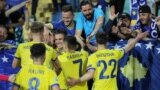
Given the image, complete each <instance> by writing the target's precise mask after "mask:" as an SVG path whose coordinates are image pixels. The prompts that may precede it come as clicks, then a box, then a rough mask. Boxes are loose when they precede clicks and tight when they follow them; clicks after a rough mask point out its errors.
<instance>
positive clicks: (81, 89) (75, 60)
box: [58, 51, 88, 90]
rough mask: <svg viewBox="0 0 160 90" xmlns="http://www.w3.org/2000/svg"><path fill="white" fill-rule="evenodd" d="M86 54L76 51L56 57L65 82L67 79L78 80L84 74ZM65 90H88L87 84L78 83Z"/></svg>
mask: <svg viewBox="0 0 160 90" xmlns="http://www.w3.org/2000/svg"><path fill="white" fill-rule="evenodd" d="M87 59H88V53H87V52H86V51H76V52H74V53H63V54H62V55H60V56H58V60H59V61H60V65H61V68H62V72H63V74H64V77H65V80H67V78H68V77H73V78H75V79H78V78H80V77H81V76H82V75H83V74H84V73H85V72H86V66H87ZM67 90H88V87H87V83H86V82H84V83H80V84H78V85H76V86H74V87H71V88H69V87H67Z"/></svg>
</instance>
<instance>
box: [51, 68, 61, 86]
mask: <svg viewBox="0 0 160 90" xmlns="http://www.w3.org/2000/svg"><path fill="white" fill-rule="evenodd" d="M49 77H50V79H49V84H50V86H51V87H54V86H59V82H58V78H57V75H56V73H55V72H54V71H51V70H50V73H49Z"/></svg>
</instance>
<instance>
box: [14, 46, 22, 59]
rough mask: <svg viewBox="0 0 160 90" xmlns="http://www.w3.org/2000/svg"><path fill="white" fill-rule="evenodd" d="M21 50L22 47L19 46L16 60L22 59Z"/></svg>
mask: <svg viewBox="0 0 160 90" xmlns="http://www.w3.org/2000/svg"><path fill="white" fill-rule="evenodd" d="M20 49H21V45H19V46H18V48H17V50H16V53H15V58H18V59H21V52H20Z"/></svg>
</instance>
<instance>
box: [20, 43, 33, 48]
mask: <svg viewBox="0 0 160 90" xmlns="http://www.w3.org/2000/svg"><path fill="white" fill-rule="evenodd" d="M31 45H32V44H31V42H25V43H21V44H19V45H18V48H23V47H24V48H30V46H31Z"/></svg>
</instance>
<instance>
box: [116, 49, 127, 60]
mask: <svg viewBox="0 0 160 90" xmlns="http://www.w3.org/2000/svg"><path fill="white" fill-rule="evenodd" d="M124 52H125V51H124V49H123V48H122V49H118V50H117V52H116V53H117V54H118V60H119V59H121V58H122V57H123V56H124Z"/></svg>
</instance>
